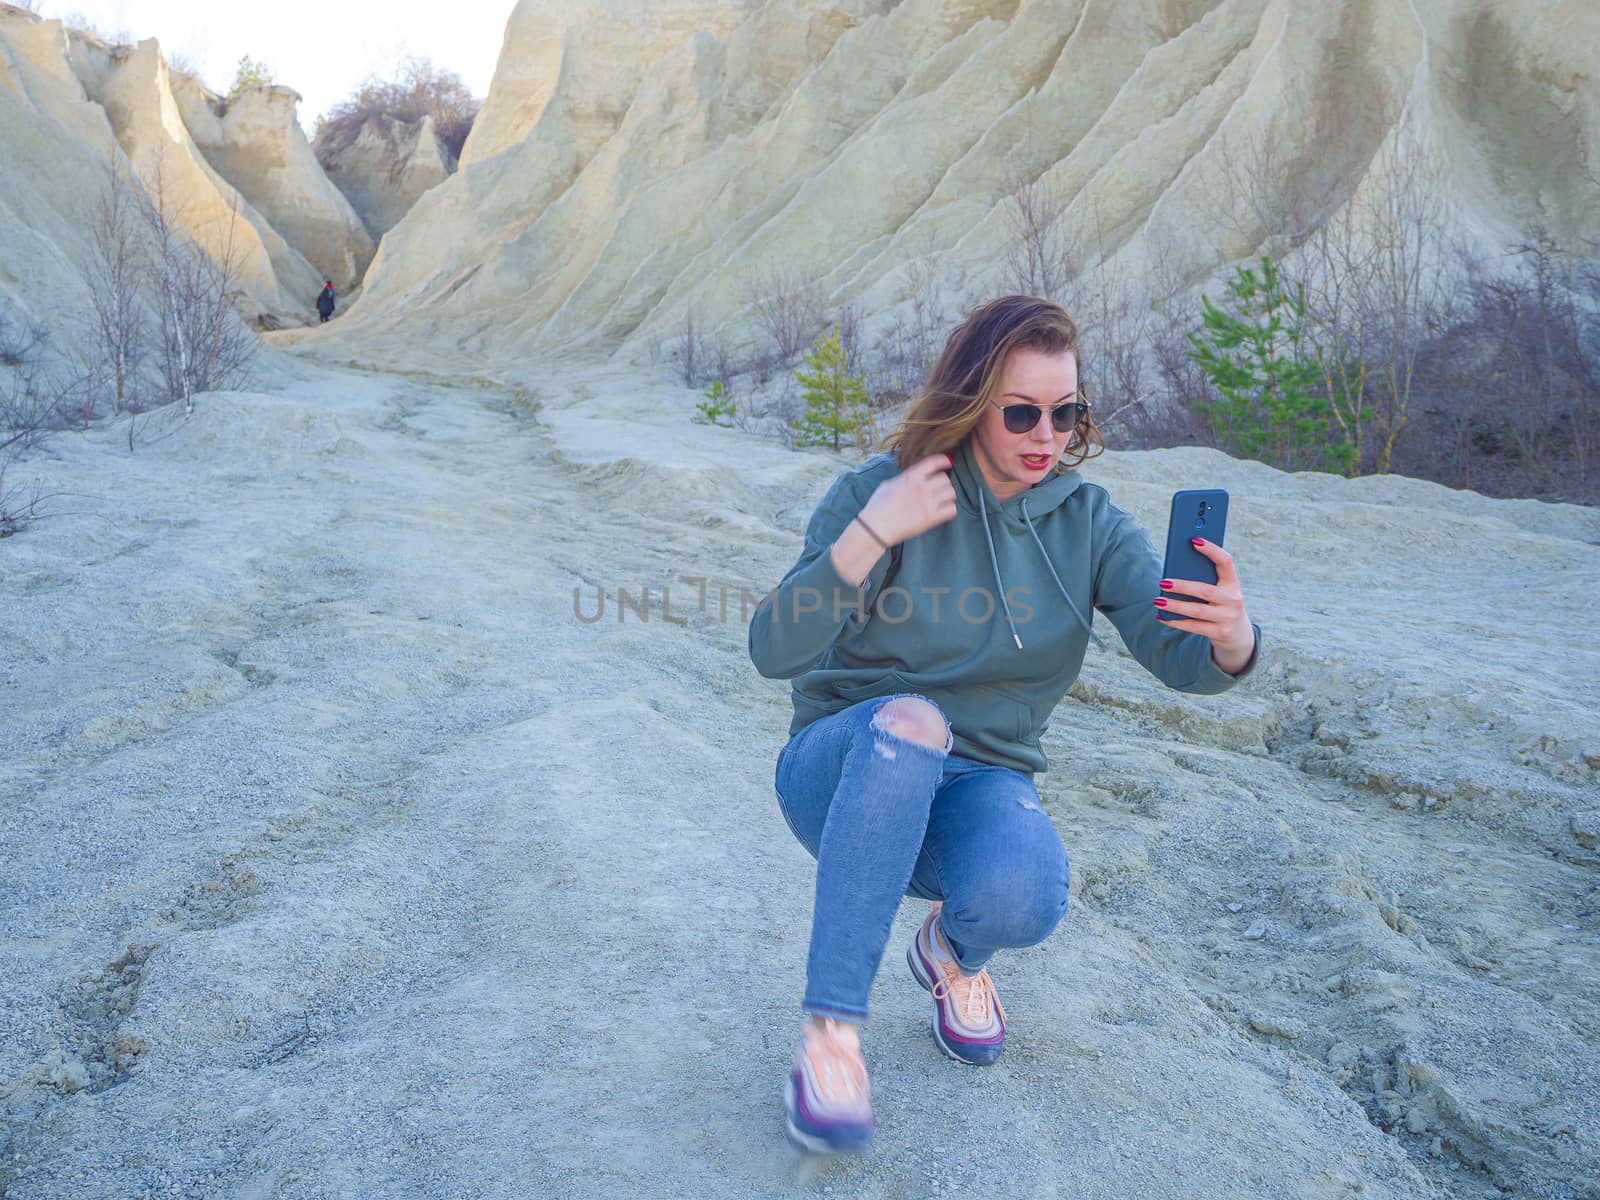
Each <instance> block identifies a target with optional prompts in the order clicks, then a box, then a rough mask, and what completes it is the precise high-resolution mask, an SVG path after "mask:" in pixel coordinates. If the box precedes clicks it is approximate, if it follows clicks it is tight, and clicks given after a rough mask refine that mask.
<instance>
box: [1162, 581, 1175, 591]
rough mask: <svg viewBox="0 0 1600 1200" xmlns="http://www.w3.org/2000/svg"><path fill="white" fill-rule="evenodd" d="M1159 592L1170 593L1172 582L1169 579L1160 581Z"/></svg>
mask: <svg viewBox="0 0 1600 1200" xmlns="http://www.w3.org/2000/svg"><path fill="white" fill-rule="evenodd" d="M1161 590H1162V591H1163V592H1170V591H1171V590H1172V580H1170V579H1163V580H1162V581H1161Z"/></svg>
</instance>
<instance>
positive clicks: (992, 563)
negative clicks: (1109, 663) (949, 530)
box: [978, 488, 1106, 650]
mask: <svg viewBox="0 0 1600 1200" xmlns="http://www.w3.org/2000/svg"><path fill="white" fill-rule="evenodd" d="M978 504H979V506H980V507H981V510H982V513H981V515H982V524H983V540H984V541H985V542H986V543H987V544H988V546H989V569H990V570H991V571H993V572H994V584H995V588H996V589H997V590H998V591H999V593H1000V607H1001V608H1003V609H1004V610H1005V614H1006V624H1007V625H1008V626H1010V627H1011V640H1012V641H1013V642H1015V643H1016V644H1017V649H1018V650H1021V649H1022V638H1021V637H1020V636H1018V634H1017V623H1016V621H1014V620H1013V619H1012V617H1011V604H1010V602H1009V601H1007V599H1006V584H1005V580H1003V579H1001V578H1000V560H999V559H998V558H996V557H995V553H994V534H992V533H990V532H989V498H988V493H987V492H985V491H984V490H983V489H982V488H980V489H979V490H978ZM1021 508H1022V523H1023V524H1024V525H1026V526H1027V527H1028V533H1029V534H1031V535H1032V537H1033V544H1034V545H1035V546H1037V547H1038V548H1039V557H1040V558H1042V559H1044V565H1045V567H1046V569H1047V570H1049V572H1050V578H1051V579H1054V580H1055V581H1056V587H1058V588H1060V589H1061V595H1062V597H1063V598H1064V599H1065V600H1066V602H1067V607H1068V608H1070V609H1072V615H1073V616H1075V617H1077V618H1078V624H1080V625H1082V626H1083V631H1084V632H1085V633H1087V634H1088V635H1089V636H1090V637H1091V638H1092V639H1093V640H1094V644H1095V645H1096V646H1099V647H1100V649H1102V650H1104V649H1105V648H1106V644H1105V641H1104V640H1103V639H1102V638H1101V637H1100V635H1099V634H1098V633H1096V632H1095V631H1094V627H1093V626H1092V625H1090V624H1089V620H1088V618H1087V617H1085V616H1084V615H1083V610H1082V609H1080V608H1079V607H1078V604H1077V601H1075V600H1073V598H1072V593H1071V592H1069V591H1067V585H1066V584H1064V583H1062V582H1061V576H1060V575H1058V574H1056V567H1055V564H1054V563H1053V562H1051V561H1050V556H1049V555H1048V554H1047V553H1045V548H1044V543H1043V542H1041V541H1040V540H1039V532H1038V530H1036V529H1034V527H1033V519H1032V518H1031V517H1029V516H1028V501H1027V499H1026V498H1024V499H1023V501H1022V505H1021Z"/></svg>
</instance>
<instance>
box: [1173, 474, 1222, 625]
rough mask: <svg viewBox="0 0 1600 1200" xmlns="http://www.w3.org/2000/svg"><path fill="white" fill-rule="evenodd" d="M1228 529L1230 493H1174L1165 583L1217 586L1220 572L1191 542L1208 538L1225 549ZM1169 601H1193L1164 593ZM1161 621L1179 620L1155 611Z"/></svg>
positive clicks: (1206, 490) (1199, 490)
mask: <svg viewBox="0 0 1600 1200" xmlns="http://www.w3.org/2000/svg"><path fill="white" fill-rule="evenodd" d="M1227 529H1228V493H1227V492H1225V491H1223V490H1222V489H1221V488H1197V489H1195V490H1193V491H1183V492H1174V493H1173V496H1172V515H1171V516H1170V517H1169V518H1168V519H1167V557H1166V559H1165V560H1164V561H1163V562H1162V564H1161V578H1163V579H1193V580H1195V581H1196V582H1198V583H1215V582H1216V581H1217V568H1216V564H1214V563H1213V562H1212V561H1211V560H1210V559H1209V558H1207V557H1206V556H1205V555H1204V554H1201V553H1200V551H1198V550H1196V549H1195V548H1194V544H1193V543H1192V542H1190V540H1189V539H1190V538H1196V537H1199V538H1205V540H1206V541H1208V542H1214V543H1216V544H1217V545H1218V546H1221V545H1223V540H1222V539H1223V535H1224V534H1226V533H1227ZM1162 595H1164V596H1166V597H1167V598H1168V599H1169V600H1193V599H1195V597H1194V596H1185V595H1184V594H1183V593H1181V592H1163V593H1162ZM1156 619H1157V620H1160V621H1168V620H1180V619H1181V618H1179V617H1178V615H1177V614H1176V613H1169V612H1166V611H1164V610H1161V609H1157V610H1156Z"/></svg>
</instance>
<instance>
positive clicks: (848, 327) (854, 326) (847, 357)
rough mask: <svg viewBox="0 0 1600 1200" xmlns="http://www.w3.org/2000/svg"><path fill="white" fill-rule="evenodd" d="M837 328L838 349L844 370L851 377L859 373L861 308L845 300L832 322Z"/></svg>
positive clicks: (852, 301)
mask: <svg viewBox="0 0 1600 1200" xmlns="http://www.w3.org/2000/svg"><path fill="white" fill-rule="evenodd" d="M834 324H835V325H837V326H838V327H839V348H840V349H841V350H843V351H844V365H845V369H846V370H847V371H849V372H850V373H851V374H852V375H859V374H860V373H861V306H860V305H858V304H857V303H856V302H855V301H854V300H846V301H845V302H844V303H843V304H841V305H840V306H839V314H838V316H837V317H836V318H835V320H834Z"/></svg>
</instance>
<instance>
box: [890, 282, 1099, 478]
mask: <svg viewBox="0 0 1600 1200" xmlns="http://www.w3.org/2000/svg"><path fill="white" fill-rule="evenodd" d="M1021 349H1028V350H1038V351H1041V352H1042V353H1045V354H1060V353H1061V352H1062V351H1071V352H1072V356H1073V357H1074V358H1075V359H1076V360H1077V363H1078V396H1079V398H1080V399H1083V400H1086V401H1087V400H1089V399H1090V397H1088V396H1087V395H1085V394H1084V391H1083V354H1082V353H1081V352H1080V351H1079V349H1078V327H1077V326H1076V325H1074V324H1073V322H1072V318H1071V317H1069V316H1068V315H1067V313H1066V310H1065V309H1063V308H1062V307H1061V306H1060V305H1058V304H1052V303H1050V301H1048V300H1040V299H1038V298H1037V297H1034V296H1001V297H1000V298H999V299H998V300H991V301H989V302H988V303H987V304H985V305H982V306H981V307H979V308H975V309H973V310H972V311H971V312H969V313H968V314H967V315H966V317H965V318H963V319H962V322H961V324H959V325H957V326H956V327H955V329H954V331H952V332H951V334H950V336H949V337H948V338H947V339H946V340H945V344H944V351H943V353H941V354H940V355H939V361H938V362H936V363H935V364H934V365H933V370H931V371H929V372H928V380H927V382H926V383H924V384H923V385H922V389H921V391H919V392H918V393H917V396H916V399H915V400H913V401H912V402H911V407H910V408H909V409H907V410H906V413H905V415H904V416H903V417H901V418H900V423H899V424H898V425H896V426H895V428H894V430H893V432H891V433H890V434H889V436H888V437H887V438H885V439H884V447H885V449H888V450H893V451H895V455H896V457H897V459H898V460H899V463H900V469H901V470H902V471H903V470H905V469H906V468H907V467H909V466H910V465H911V464H912V463H915V462H920V461H921V460H922V459H924V458H926V457H927V456H928V455H930V454H941V453H949V452H951V451H954V450H955V448H956V447H957V446H959V445H960V444H961V443H962V442H963V441H965V440H966V438H967V435H968V434H970V433H971V432H972V431H973V429H974V428H975V427H976V426H977V424H978V422H979V421H980V420H981V419H982V418H983V410H984V407H985V406H986V405H987V404H988V403H989V399H990V397H991V396H993V395H994V392H995V389H996V388H997V387H998V386H999V384H1000V373H1001V372H1002V371H1003V370H1004V369H1005V363H1006V356H1007V355H1008V354H1010V353H1011V351H1013V350H1021ZM1075 432H1076V433H1077V438H1078V440H1077V442H1076V443H1074V444H1071V445H1069V446H1068V447H1067V449H1066V451H1065V452H1064V453H1063V454H1062V456H1061V461H1060V462H1059V463H1058V464H1057V465H1056V471H1057V472H1058V473H1059V472H1061V471H1066V470H1068V469H1070V468H1072V467H1076V466H1079V465H1080V464H1082V463H1083V462H1085V461H1086V460H1088V459H1091V458H1093V457H1094V456H1095V455H1097V454H1099V453H1100V452H1101V451H1102V450H1104V449H1105V446H1106V443H1105V439H1104V438H1103V437H1101V436H1100V430H1099V429H1097V428H1096V427H1095V423H1094V412H1093V410H1092V409H1091V410H1090V412H1089V414H1088V415H1087V416H1085V417H1084V419H1083V420H1082V421H1080V422H1079V423H1078V428H1077V430H1076V431H1075ZM1069 460H1070V461H1069Z"/></svg>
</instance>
